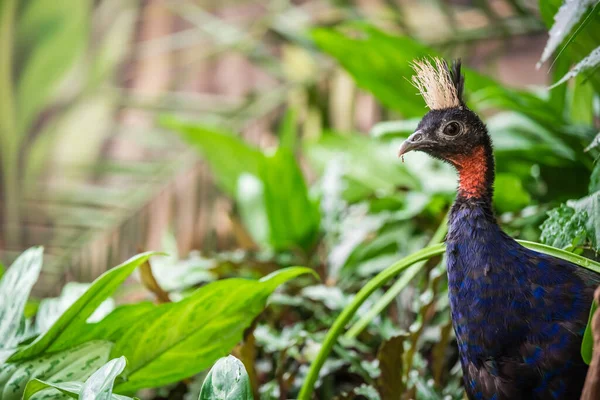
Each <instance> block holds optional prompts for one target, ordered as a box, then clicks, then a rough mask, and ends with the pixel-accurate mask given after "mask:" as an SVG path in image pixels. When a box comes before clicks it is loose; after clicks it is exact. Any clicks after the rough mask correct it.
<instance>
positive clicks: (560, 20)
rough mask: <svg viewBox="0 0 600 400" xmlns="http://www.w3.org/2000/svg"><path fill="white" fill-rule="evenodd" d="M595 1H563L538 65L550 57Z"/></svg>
mask: <svg viewBox="0 0 600 400" xmlns="http://www.w3.org/2000/svg"><path fill="white" fill-rule="evenodd" d="M595 2H596V0H571V1H568V2H567V1H565V2H564V3H563V5H562V6H561V7H560V8H559V9H558V12H557V13H556V15H555V16H554V24H553V25H552V28H550V31H549V32H548V35H549V36H550V37H549V38H548V42H546V47H545V48H544V51H543V52H542V56H541V57H540V61H539V63H538V66H539V65H540V64H542V63H544V62H546V61H547V60H548V59H549V58H550V56H551V55H552V53H554V51H555V50H556V49H557V48H558V46H560V44H561V43H562V42H563V41H564V40H565V38H566V37H567V35H568V34H569V33H571V30H572V29H573V27H574V26H575V25H576V24H577V23H578V22H579V21H580V20H581V18H582V17H583V15H584V14H585V13H586V11H587V9H588V8H589V7H590V6H591V5H593V4H594V3H595ZM541 7H543V6H541ZM541 7H540V8H541Z"/></svg>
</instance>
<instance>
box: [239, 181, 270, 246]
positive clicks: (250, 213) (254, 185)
mask: <svg viewBox="0 0 600 400" xmlns="http://www.w3.org/2000/svg"><path fill="white" fill-rule="evenodd" d="M235 201H236V204H237V206H238V211H239V214H240V217H241V219H242V222H243V223H244V226H245V227H246V229H247V230H248V233H249V234H250V236H252V239H254V241H255V242H256V243H257V244H258V245H259V246H260V247H263V248H270V247H271V241H270V238H271V229H270V226H269V216H268V213H267V208H266V207H267V206H266V204H265V186H264V184H263V182H262V181H261V180H260V179H259V178H257V177H256V176H254V175H250V174H242V176H241V177H240V179H239V181H238V186H237V193H236V196H235Z"/></svg>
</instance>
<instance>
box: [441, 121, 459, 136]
mask: <svg viewBox="0 0 600 400" xmlns="http://www.w3.org/2000/svg"><path fill="white" fill-rule="evenodd" d="M459 133H460V124H459V123H458V122H454V121H452V122H450V123H449V124H448V125H446V126H445V127H444V135H448V136H456V135H458V134H459Z"/></svg>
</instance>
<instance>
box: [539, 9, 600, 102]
mask: <svg viewBox="0 0 600 400" xmlns="http://www.w3.org/2000/svg"><path fill="white" fill-rule="evenodd" d="M591 1H592V0H583V1H582V0H576V1H573V4H571V2H569V4H566V3H565V6H564V7H561V5H562V4H563V0H543V1H540V14H541V16H542V19H543V21H544V23H545V24H546V26H548V27H550V26H552V25H554V22H555V19H554V18H555V16H558V14H559V9H564V10H565V13H564V14H563V16H562V17H561V16H559V18H561V19H562V18H563V17H566V18H565V21H566V20H569V21H571V22H575V24H576V23H577V21H576V20H579V21H580V23H579V24H577V25H571V22H569V23H568V24H566V26H565V28H566V29H565V30H562V33H563V34H564V35H565V37H567V36H566V35H570V36H569V39H568V40H566V41H565V40H562V39H561V40H560V42H558V45H560V44H561V42H562V43H564V44H563V47H562V49H561V50H560V52H559V56H557V57H559V60H561V59H562V58H565V59H566V62H565V63H566V64H569V65H573V64H576V63H578V62H579V61H581V60H582V59H583V58H584V57H587V56H588V55H589V54H590V53H591V52H592V51H593V50H594V49H595V48H597V47H598V43H600V13H598V5H596V6H595V7H593V8H589V7H588V5H589V4H590V2H591ZM581 3H585V4H581ZM578 6H579V7H578ZM582 10H583V12H584V13H583V15H581V16H578V15H577V14H579V13H580V12H581V11H582ZM568 25H571V27H569V26H568ZM574 26H576V28H573V27H574ZM571 32H572V33H571ZM556 48H558V47H556ZM547 55H548V56H549V54H548V53H547ZM589 82H591V83H592V85H593V86H594V88H595V89H596V91H599V90H600V76H599V75H598V74H593V75H591V76H589Z"/></svg>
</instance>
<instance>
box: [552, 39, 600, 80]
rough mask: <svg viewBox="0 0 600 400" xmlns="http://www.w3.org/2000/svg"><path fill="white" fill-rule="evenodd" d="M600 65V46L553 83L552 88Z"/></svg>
mask: <svg viewBox="0 0 600 400" xmlns="http://www.w3.org/2000/svg"><path fill="white" fill-rule="evenodd" d="M598 65H600V46H598V47H596V48H595V49H594V50H592V52H591V53H590V54H588V55H587V56H586V57H585V58H584V59H583V60H581V61H579V62H578V63H577V65H575V66H574V67H573V69H572V70H570V71H569V72H568V73H567V74H566V75H565V76H563V77H562V78H560V80H559V81H558V82H556V83H555V84H554V85H552V86H551V87H550V88H554V87H556V86H558V85H561V84H563V83H565V82H566V81H568V80H569V79H571V78H574V77H576V76H577V75H579V74H581V73H582V72H585V71H587V70H589V69H592V68H595V67H597V66H598Z"/></svg>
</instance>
